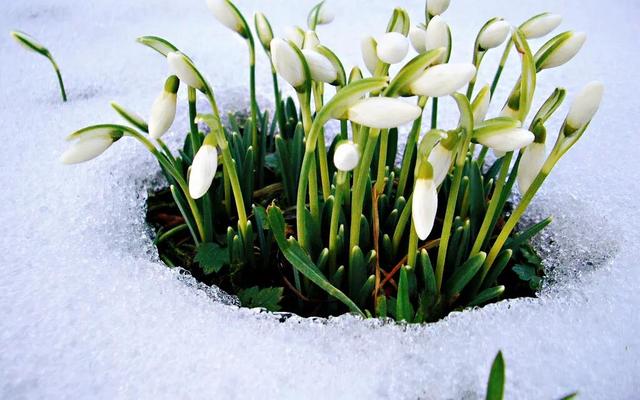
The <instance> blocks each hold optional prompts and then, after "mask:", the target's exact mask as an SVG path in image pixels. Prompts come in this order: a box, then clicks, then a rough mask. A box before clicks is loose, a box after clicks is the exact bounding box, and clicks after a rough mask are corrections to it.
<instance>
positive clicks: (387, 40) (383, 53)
mask: <svg viewBox="0 0 640 400" xmlns="http://www.w3.org/2000/svg"><path fill="white" fill-rule="evenodd" d="M408 51H409V41H408V40H407V37H406V36H404V35H403V34H401V33H398V32H387V33H385V34H384V35H382V36H381V37H380V39H379V40H378V45H377V46H376V55H377V56H378V58H379V59H380V60H382V61H383V62H384V63H387V64H397V63H399V62H400V61H402V60H403V59H404V58H405V57H406V56H407V52H408Z"/></svg>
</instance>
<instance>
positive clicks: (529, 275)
mask: <svg viewBox="0 0 640 400" xmlns="http://www.w3.org/2000/svg"><path fill="white" fill-rule="evenodd" d="M511 269H512V270H513V272H515V273H516V274H517V275H518V278H520V279H521V280H523V281H525V282H529V286H530V287H531V289H533V290H536V289H538V288H539V287H540V283H542V279H541V278H540V277H539V276H538V274H537V270H536V267H535V266H533V265H529V264H516V265H514V266H513V267H512V268H511Z"/></svg>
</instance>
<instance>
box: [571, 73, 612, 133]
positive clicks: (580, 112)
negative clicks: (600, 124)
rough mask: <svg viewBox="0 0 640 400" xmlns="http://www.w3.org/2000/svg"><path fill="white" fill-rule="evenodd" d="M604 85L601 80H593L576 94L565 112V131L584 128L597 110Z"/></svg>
mask: <svg viewBox="0 0 640 400" xmlns="http://www.w3.org/2000/svg"><path fill="white" fill-rule="evenodd" d="M603 93H604V85H603V84H602V82H598V81H593V82H590V83H588V84H587V85H586V86H585V87H584V88H583V89H582V91H580V93H578V95H577V96H576V98H575V99H574V100H573V103H572V104H571V108H570V109H569V114H567V119H566V127H565V132H567V131H568V130H569V131H571V132H570V133H573V132H575V131H577V130H580V129H582V128H584V127H585V126H586V125H587V124H588V123H589V122H591V119H592V118H593V116H594V115H595V114H596V111H598V108H599V107H600V102H601V101H602V94H603Z"/></svg>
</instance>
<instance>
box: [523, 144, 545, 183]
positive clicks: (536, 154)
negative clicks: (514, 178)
mask: <svg viewBox="0 0 640 400" xmlns="http://www.w3.org/2000/svg"><path fill="white" fill-rule="evenodd" d="M546 158H547V154H546V150H545V145H544V143H531V144H530V145H529V146H527V147H526V149H525V150H524V154H523V155H522V158H521V159H520V165H519V166H518V189H519V190H520V193H521V194H524V193H525V192H526V191H527V189H529V186H531V182H533V180H534V179H535V177H536V175H538V172H540V170H541V169H542V164H544V162H545V160H546Z"/></svg>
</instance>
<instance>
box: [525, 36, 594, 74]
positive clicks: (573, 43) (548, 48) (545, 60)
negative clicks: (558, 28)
mask: <svg viewBox="0 0 640 400" xmlns="http://www.w3.org/2000/svg"><path fill="white" fill-rule="evenodd" d="M586 40H587V35H586V34H585V33H584V32H565V33H561V34H560V35H558V36H556V37H555V38H553V39H551V40H550V41H549V42H547V43H546V44H545V45H544V46H542V48H541V49H540V50H539V51H538V53H536V57H535V58H536V66H537V68H538V71H540V70H543V69H548V68H554V67H558V66H560V65H563V64H565V63H567V62H568V61H569V60H571V59H572V58H573V57H574V56H575V55H576V54H578V51H580V49H581V48H582V45H583V44H584V42H585V41H586Z"/></svg>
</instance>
